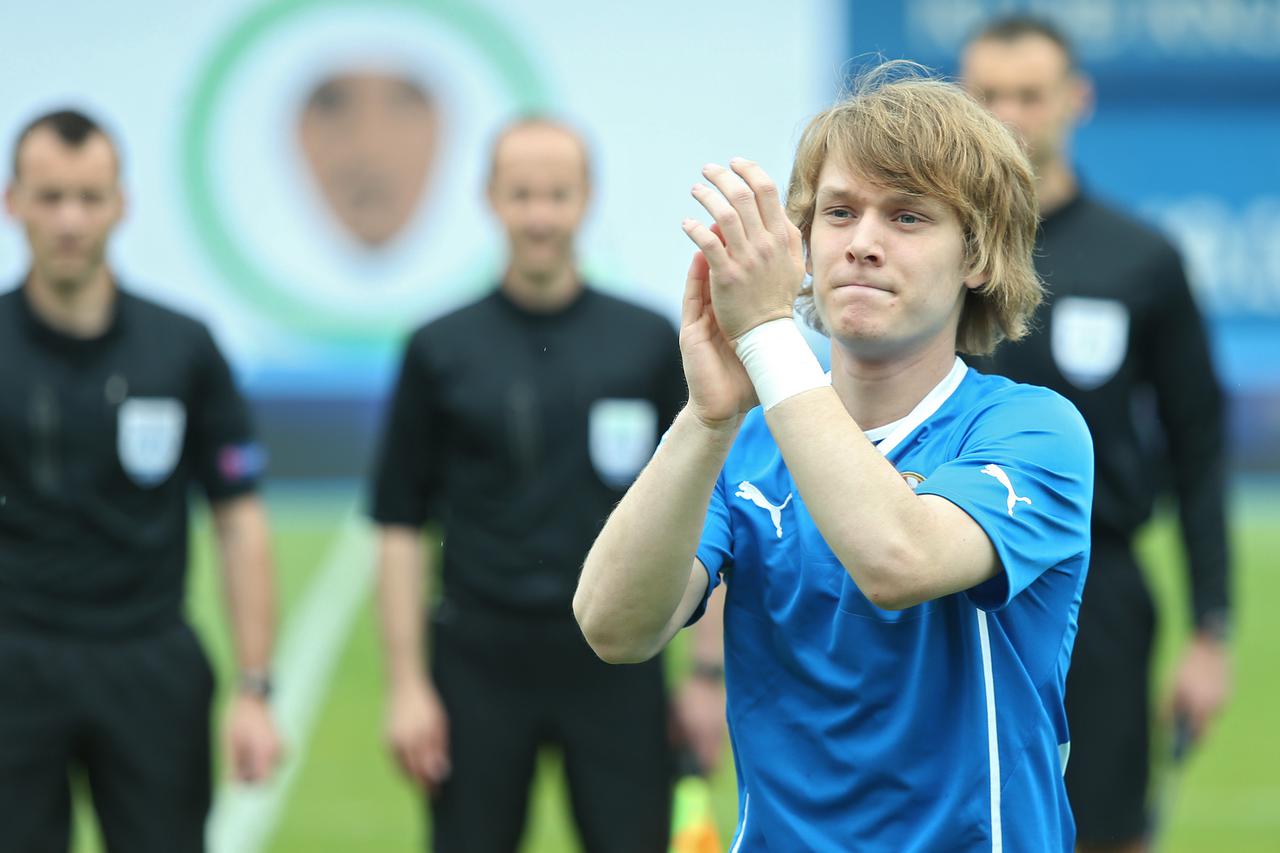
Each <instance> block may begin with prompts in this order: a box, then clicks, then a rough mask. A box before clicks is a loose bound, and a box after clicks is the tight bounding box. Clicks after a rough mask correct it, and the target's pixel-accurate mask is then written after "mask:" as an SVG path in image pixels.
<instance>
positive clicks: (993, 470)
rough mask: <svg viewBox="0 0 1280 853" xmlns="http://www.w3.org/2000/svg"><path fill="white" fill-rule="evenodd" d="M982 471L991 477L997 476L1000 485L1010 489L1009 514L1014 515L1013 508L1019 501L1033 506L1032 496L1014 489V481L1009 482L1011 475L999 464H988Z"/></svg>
mask: <svg viewBox="0 0 1280 853" xmlns="http://www.w3.org/2000/svg"><path fill="white" fill-rule="evenodd" d="M982 473H984V474H986V475H987V476H989V477H995V478H996V479H997V480H998V481H999V482H1000V485H1002V486H1004V487H1005V488H1006V489H1007V490H1008V491H1009V502H1008V508H1009V515H1013V508H1014V507H1015V506H1017V505H1018V504H1019V503H1024V504H1026V505H1027V506H1031V498H1024V497H1022V496H1021V495H1019V494H1018V493H1017V492H1015V491H1014V490H1013V483H1011V482H1009V475H1008V474H1006V473H1005V472H1004V469H1003V468H1001V467H1000V466H999V465H986V466H984V467H983V468H982Z"/></svg>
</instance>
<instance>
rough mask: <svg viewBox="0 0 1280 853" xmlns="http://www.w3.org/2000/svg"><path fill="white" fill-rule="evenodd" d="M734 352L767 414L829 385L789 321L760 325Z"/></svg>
mask: <svg viewBox="0 0 1280 853" xmlns="http://www.w3.org/2000/svg"><path fill="white" fill-rule="evenodd" d="M733 348H734V350H735V351H736V352H737V353H738V359H739V360H740V361H741V362H742V366H743V367H745V368H746V369H747V375H748V376H750V377H751V384H752V385H754V386H755V387H756V396H757V397H759V398H760V405H761V406H764V410H765V411H766V412H767V411H769V410H770V409H772V408H773V407H774V406H776V405H778V404H779V403H781V402H782V401H783V400H785V399H787V398H788V397H794V396H795V395H797V394H803V393H804V392H805V391H811V390H813V389H814V388H823V387H825V386H827V385H830V384H831V383H830V381H829V380H828V379H827V374H826V373H824V372H823V370H822V365H820V364H818V359H817V357H816V356H814V354H813V350H811V349H809V344H808V343H806V342H805V339H804V335H802V334H800V330H799V329H798V328H797V327H796V321H795V320H793V319H791V318H790V317H786V318H783V319H779V320H770V321H769V322H767V323H761V324H760V325H759V326H756V327H755V328H754V329H752V330H750V331H749V332H747V333H746V334H745V335H743V336H742V337H740V338H738V340H737V341H736V342H735V343H734V345H733Z"/></svg>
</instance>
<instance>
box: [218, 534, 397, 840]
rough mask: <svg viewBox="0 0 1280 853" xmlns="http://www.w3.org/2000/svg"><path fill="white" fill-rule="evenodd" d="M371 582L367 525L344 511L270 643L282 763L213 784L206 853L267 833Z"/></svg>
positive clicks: (302, 757)
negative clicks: (260, 778)
mask: <svg viewBox="0 0 1280 853" xmlns="http://www.w3.org/2000/svg"><path fill="white" fill-rule="evenodd" d="M372 579H373V572H372V537H371V532H370V529H369V525H368V523H366V522H365V521H363V520H362V519H361V518H360V517H359V516H358V515H357V514H355V513H352V514H351V515H349V516H348V517H347V519H346V520H345V521H344V522H343V523H342V526H341V527H340V528H339V530H338V537H337V542H336V544H335V545H334V546H333V547H332V549H330V551H329V556H328V558H327V560H326V562H325V564H324V567H323V568H322V569H321V571H320V572H319V574H318V575H317V577H316V578H315V580H313V581H312V582H311V584H310V585H309V586H308V587H307V591H306V594H305V596H304V597H303V599H302V601H301V602H300V603H299V604H298V605H297V606H296V607H295V608H294V610H293V615H292V616H291V617H290V618H289V619H288V622H287V624H286V626H285V631H284V634H283V637H282V639H281V641H280V643H279V645H278V647H277V652H276V655H275V663H274V667H273V671H274V672H275V675H276V679H277V689H276V692H275V695H274V696H273V697H272V702H271V707H272V711H273V712H274V714H275V718H276V725H278V726H279V727H280V731H281V734H282V736H283V737H284V740H285V748H286V750H287V752H286V757H285V761H284V763H283V764H282V765H281V766H280V768H279V769H278V771H277V772H276V774H275V776H274V778H273V779H272V781H271V782H270V783H268V784H266V785H261V786H248V785H237V784H231V783H227V782H224V783H222V785H220V786H219V788H218V793H217V796H216V797H215V798H214V803H213V810H212V813H211V815H210V817H209V825H208V830H207V838H208V842H209V850H210V853H258V851H260V850H261V849H262V848H263V845H264V844H265V842H266V841H267V839H268V838H269V837H270V835H271V832H272V830H273V829H274V828H275V824H276V820H277V818H278V816H279V813H280V809H281V807H282V806H283V805H284V803H285V801H286V799H287V798H288V793H289V788H290V786H291V785H292V784H293V780H294V776H296V775H297V772H298V768H299V767H301V766H302V764H303V762H304V761H305V759H306V754H307V742H308V739H309V738H310V735H311V727H312V725H313V724H314V723H315V716H316V712H317V711H319V709H320V707H321V706H322V704H323V701H324V697H325V694H326V693H327V692H328V688H329V680H330V678H331V677H332V675H333V668H334V666H335V664H336V663H337V661H338V656H339V655H340V654H341V653H342V649H343V646H344V644H345V642H346V639H347V635H348V634H349V633H350V632H351V626H352V624H353V623H354V622H355V618H356V615H357V614H358V613H359V611H360V608H361V607H362V606H363V605H364V603H365V601H366V599H367V598H368V593H369V589H370V586H371V585H372Z"/></svg>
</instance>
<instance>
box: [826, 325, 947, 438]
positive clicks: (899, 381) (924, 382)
mask: <svg viewBox="0 0 1280 853" xmlns="http://www.w3.org/2000/svg"><path fill="white" fill-rule="evenodd" d="M944 343H945V344H946V345H945V346H943V345H942V344H944ZM955 361H956V353H955V341H954V338H953V339H951V340H939V341H937V342H935V343H934V344H933V345H930V346H929V347H927V348H925V349H922V350H918V351H916V352H913V353H911V354H910V355H908V356H904V357H901V358H894V359H883V360H879V359H866V358H858V357H856V356H855V355H854V354H853V353H851V352H850V351H849V350H848V349H847V348H845V347H844V346H842V345H841V344H839V343H837V342H835V341H832V345H831V386H832V387H833V388H835V391H836V395H837V396H838V397H839V398H840V401H841V402H842V403H844V407H845V409H846V410H848V412H849V414H850V415H851V416H852V417H853V419H854V421H856V422H857V424H858V426H859V427H861V428H862V429H864V430H868V429H875V428H876V427H880V426H884V425H885V424H891V423H893V422H894V421H896V420H899V419H901V418H904V417H906V416H907V415H909V414H911V410H912V409H914V408H915V407H916V405H917V404H919V402H920V401H921V400H923V399H924V398H925V397H926V396H927V395H928V394H929V392H930V391H932V390H933V389H934V388H935V387H937V385H938V383H939V382H941V381H942V380H943V379H944V378H946V375H947V373H948V372H950V370H951V368H952V367H953V366H954V365H955Z"/></svg>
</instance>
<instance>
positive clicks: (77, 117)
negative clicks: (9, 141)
mask: <svg viewBox="0 0 1280 853" xmlns="http://www.w3.org/2000/svg"><path fill="white" fill-rule="evenodd" d="M43 128H48V129H49V130H52V131H53V132H54V133H55V134H57V136H58V138H59V139H61V140H62V141H63V142H64V143H65V144H66V145H68V146H70V147H71V148H79V147H80V146H82V145H84V144H85V143H86V142H87V141H88V140H89V139H90V138H91V137H92V136H94V135H95V134H97V135H99V136H101V137H102V138H103V139H105V140H107V144H108V145H110V146H111V152H112V153H113V154H114V155H115V158H116V172H117V173H119V171H120V148H119V147H118V146H117V145H116V143H115V140H114V139H112V138H111V134H109V133H108V132H107V131H106V129H105V128H104V127H103V126H102V125H101V124H100V123H98V122H97V121H95V120H94V119H93V118H91V117H90V116H88V115H85V114H84V113H82V112H80V111H79V110H76V109H70V108H64V109H60V110H53V111H52V112H47V113H45V114H43V115H39V116H36V117H35V118H33V119H32V120H31V121H29V122H27V124H26V126H25V127H24V128H22V130H21V131H19V133H18V138H17V139H16V140H15V141H14V143H13V161H12V166H13V178H14V179H15V180H16V179H17V177H18V159H19V155H20V154H21V153H22V144H23V143H24V142H26V141H27V138H28V137H29V136H31V134H33V133H35V132H36V131H37V130H41V129H43Z"/></svg>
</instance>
